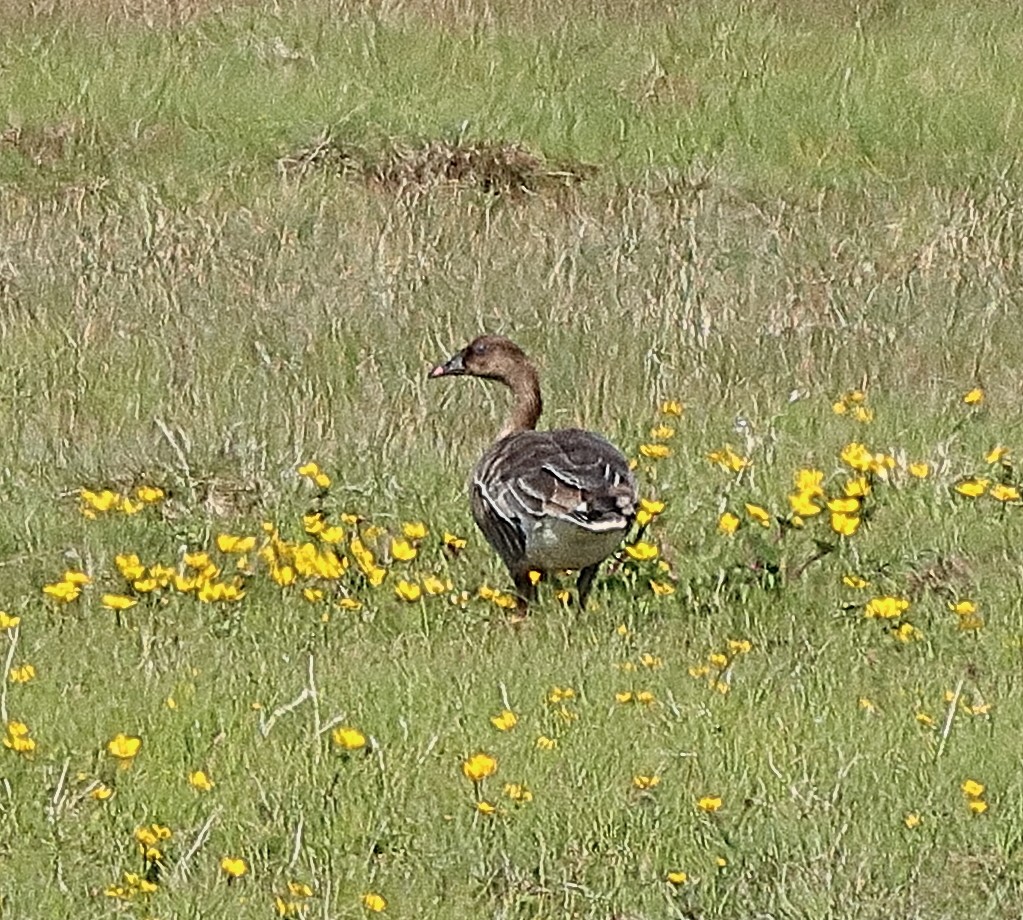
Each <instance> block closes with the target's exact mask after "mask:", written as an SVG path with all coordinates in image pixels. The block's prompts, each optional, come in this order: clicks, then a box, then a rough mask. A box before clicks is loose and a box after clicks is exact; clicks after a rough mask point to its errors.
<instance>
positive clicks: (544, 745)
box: [536, 735, 558, 751]
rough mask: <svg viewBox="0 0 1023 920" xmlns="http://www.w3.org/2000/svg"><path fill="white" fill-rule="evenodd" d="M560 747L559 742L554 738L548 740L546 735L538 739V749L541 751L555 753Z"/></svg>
mask: <svg viewBox="0 0 1023 920" xmlns="http://www.w3.org/2000/svg"><path fill="white" fill-rule="evenodd" d="M557 746H558V742H557V741H556V740H555V739H554V738H548V737H547V736H546V735H540V737H539V738H537V739H536V747H537V749H538V750H541V751H553V750H554V749H555V748H556V747H557Z"/></svg>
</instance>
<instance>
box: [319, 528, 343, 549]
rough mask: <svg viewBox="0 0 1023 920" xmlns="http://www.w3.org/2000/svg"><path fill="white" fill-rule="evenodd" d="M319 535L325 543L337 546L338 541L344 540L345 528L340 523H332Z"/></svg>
mask: <svg viewBox="0 0 1023 920" xmlns="http://www.w3.org/2000/svg"><path fill="white" fill-rule="evenodd" d="M317 536H319V538H320V539H321V540H322V541H323V542H324V543H329V544H331V546H336V545H337V544H338V543H341V542H343V541H344V538H345V529H344V528H343V527H342V526H341V525H340V524H332V525H331V526H329V527H324V528H323V530H321V531H320V532H319V534H318V535H317Z"/></svg>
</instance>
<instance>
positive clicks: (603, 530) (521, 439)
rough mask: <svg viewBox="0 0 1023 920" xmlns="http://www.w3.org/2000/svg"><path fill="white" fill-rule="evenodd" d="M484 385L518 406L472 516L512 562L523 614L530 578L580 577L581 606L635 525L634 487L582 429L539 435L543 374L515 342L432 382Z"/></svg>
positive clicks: (532, 591) (458, 362) (480, 473)
mask: <svg viewBox="0 0 1023 920" xmlns="http://www.w3.org/2000/svg"><path fill="white" fill-rule="evenodd" d="M465 375H468V376H472V377H483V378H485V379H487V380H496V381H498V382H499V383H503V384H504V385H505V386H506V387H508V388H509V389H510V390H511V391H512V397H513V400H514V402H513V406H512V411H511V414H510V415H509V417H508V420H507V421H506V422H505V424H504V427H503V428H502V429H501V432H500V434H499V435H498V436H497V440H496V441H495V442H494V444H493V445H492V446H491V447H490V448H489V449H488V450H487V451H486V452H485V453H484V454H483V456H482V457H481V458H480V460H479V462H478V463H477V464H476V468H475V470H474V471H473V474H472V485H471V490H470V492H471V494H470V497H471V502H472V515H473V517H474V518H475V519H476V523H477V525H479V528H480V530H481V531H483V536H484V537H486V539H487V542H488V543H489V544H490V545H491V546H492V547H494V549H495V550H496V551H497V553H498V555H500V557H501V558H502V559H503V560H504V564H505V565H506V566H507V567H508V571H509V572H510V573H511V576H512V579H513V580H514V582H515V589H516V591H517V592H518V595H519V608H520V610H522V611H524V610H525V608H526V606H527V605H528V603H529V602H530V601H532V600H534V599H535V597H536V586H535V584H534V582H533V579H532V578H531V577H530V572H531V571H537V572H540V573H542V574H543V573H547V572H553V571H559V570H561V569H575V570H578V571H579V580H578V585H577V587H578V592H579V607H580V609H582V608H583V607H585V606H586V598H587V596H588V595H589V593H590V588H591V587H592V586H593V579H594V576H596V574H597V569H598V568H599V567H600V563H601V562H603V561H604V559H606V558H607V557H608V556H610V555H611V553H613V552H614V551H615V549H616V548H617V547H618V545H619V544H620V543H621V541H622V538H623V537H624V536H625V534H626V533H627V532H628V530H629V528H630V526H631V525H632V521H633V519H634V518H635V516H636V506H637V502H638V496H637V493H636V480H635V478H634V477H633V475H632V472H631V471H630V470H629V464H628V462H627V461H626V459H625V457H624V456H622V453H621V451H619V450H618V449H617V448H616V447H614V445H612V444H611V443H610V442H609V441H607V440H605V439H604V438H602V437H601V436H600V435H597V434H593V433H592V432H589V431H582V430H580V429H578V428H559V429H555V430H554V431H536V430H534V429H535V428H536V423H537V420H538V419H539V418H540V412H541V410H542V405H543V404H542V401H541V399H540V381H539V377H538V376H537V372H536V368H535V367H534V366H533V364H532V363H531V362H530V360H529V358H527V357H526V355H525V353H524V352H523V351H522V349H521V348H519V347H518V346H517V345H516V344H515V343H514V342H512V341H510V340H509V339H506V338H504V337H502V336H496V335H483V336H480V337H479V338H477V339H475V340H474V341H472V342H470V343H469V344H468V345H466V346H465V348H463V349H462V350H461V351H459V352H458V353H457V354H455V355H453V356H452V357H451V358H450V359H449V360H448V361H447V362H446V363H444V364H440V365H438V366H437V367H435V368H434V369H433V370H432V371H430V377H455V376H465Z"/></svg>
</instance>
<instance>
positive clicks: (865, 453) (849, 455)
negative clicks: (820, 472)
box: [840, 441, 874, 473]
mask: <svg viewBox="0 0 1023 920" xmlns="http://www.w3.org/2000/svg"><path fill="white" fill-rule="evenodd" d="M840 457H841V459H842V462H843V463H844V464H845V465H846V466H850V467H852V468H853V469H854V470H858V471H859V472H861V473H865V472H867V471H868V470H870V469H871V466H872V464H873V463H874V455H873V454H871V452H870V451H869V450H867V448H866V447H865V446H864V445H863V444H860V443H859V442H857V441H853V442H852V443H850V444H846V445H845V447H843V448H842V452H841V454H840Z"/></svg>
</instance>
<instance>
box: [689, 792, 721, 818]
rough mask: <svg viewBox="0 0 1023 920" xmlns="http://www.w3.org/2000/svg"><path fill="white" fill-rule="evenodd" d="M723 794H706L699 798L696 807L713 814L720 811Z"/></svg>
mask: <svg viewBox="0 0 1023 920" xmlns="http://www.w3.org/2000/svg"><path fill="white" fill-rule="evenodd" d="M722 804H723V803H722V801H721V796H719V795H705V796H703V797H702V798H700V799H697V802H696V807H697V808H699V809H700V811H705V812H707V813H708V814H713V813H714V812H716V811H718V810H719V809H720V808H721V805H722Z"/></svg>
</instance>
